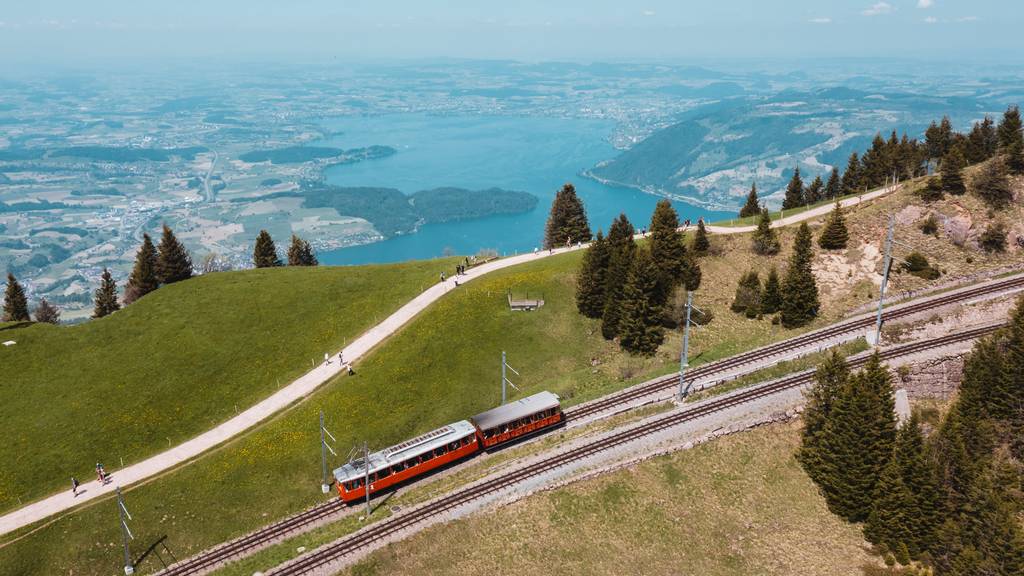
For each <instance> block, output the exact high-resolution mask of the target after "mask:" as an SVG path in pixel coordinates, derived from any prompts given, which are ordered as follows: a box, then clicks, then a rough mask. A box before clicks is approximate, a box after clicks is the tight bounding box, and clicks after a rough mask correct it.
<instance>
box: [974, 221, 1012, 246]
mask: <svg viewBox="0 0 1024 576" xmlns="http://www.w3.org/2000/svg"><path fill="white" fill-rule="evenodd" d="M978 243H979V244H980V245H981V249H982V250H984V251H985V252H1005V251H1006V225H1004V224H1003V223H1002V222H992V223H990V224H989V225H988V227H987V228H985V231H984V232H982V233H981V236H980V237H978Z"/></svg>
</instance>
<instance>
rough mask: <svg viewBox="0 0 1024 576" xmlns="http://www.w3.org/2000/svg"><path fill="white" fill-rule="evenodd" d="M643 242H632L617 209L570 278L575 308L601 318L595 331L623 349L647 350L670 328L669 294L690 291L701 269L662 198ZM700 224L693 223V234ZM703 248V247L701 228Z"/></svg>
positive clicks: (629, 228)
mask: <svg viewBox="0 0 1024 576" xmlns="http://www.w3.org/2000/svg"><path fill="white" fill-rule="evenodd" d="M649 230H650V234H649V236H648V238H649V244H648V246H647V247H640V246H637V245H636V243H635V242H634V240H633V235H634V234H635V229H634V228H633V224H632V223H630V221H629V219H628V218H626V215H625V214H620V215H619V216H618V217H617V218H616V219H615V220H614V221H613V222H612V225H611V227H610V228H609V230H608V235H607V236H605V235H604V233H603V232H602V231H598V233H597V238H596V239H595V240H594V242H592V243H591V245H590V247H589V248H587V251H586V253H584V255H583V261H582V263H581V265H580V270H579V273H578V274H577V277H576V307H577V309H578V310H579V311H580V313H581V314H583V315H584V316H587V317H589V318H595V319H600V320H601V334H602V335H603V336H604V337H605V338H607V339H609V340H612V339H616V338H618V340H619V343H620V345H621V346H622V347H623V349H625V350H626V351H628V352H630V353H634V354H640V355H647V356H650V355H653V354H654V353H655V352H656V351H657V349H658V346H660V345H661V343H662V341H663V340H664V328H665V327H666V326H669V327H671V326H672V325H673V324H674V322H675V318H674V316H673V314H671V310H670V308H671V305H670V304H671V302H672V301H673V296H674V295H675V293H676V292H677V291H678V290H680V289H685V290H696V289H697V288H698V287H699V286H700V281H701V270H700V265H699V263H698V262H697V259H696V256H695V253H696V252H697V250H696V249H689V248H688V247H687V246H686V243H685V242H684V237H683V235H682V233H680V232H679V216H678V214H677V213H676V211H675V209H674V208H673V207H672V204H671V203H670V202H669V201H668V200H662V201H660V202H658V204H657V206H656V207H655V209H654V214H653V215H652V216H651V225H650V228H649ZM699 236H700V226H698V238H695V244H696V243H697V240H698V239H699ZM704 242H705V243H704V250H707V237H706V231H705V236H704Z"/></svg>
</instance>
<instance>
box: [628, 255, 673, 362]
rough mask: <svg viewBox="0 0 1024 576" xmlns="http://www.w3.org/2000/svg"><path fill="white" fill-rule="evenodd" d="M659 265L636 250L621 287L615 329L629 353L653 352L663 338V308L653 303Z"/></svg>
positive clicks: (644, 354) (655, 294)
mask: <svg viewBox="0 0 1024 576" xmlns="http://www.w3.org/2000/svg"><path fill="white" fill-rule="evenodd" d="M658 275H659V270H658V268H657V267H656V266H655V265H654V262H653V260H652V259H651V257H650V255H649V254H648V253H647V251H646V250H638V251H637V254H636V257H635V258H634V260H633V265H632V266H631V268H630V271H629V276H628V278H627V280H626V285H625V286H624V287H623V290H622V308H621V310H622V312H621V318H620V320H619V326H618V332H619V336H620V343H621V345H622V348H623V349H625V350H626V351H627V352H630V353H632V354H639V355H642V356H653V355H654V353H655V352H657V351H658V346H660V345H661V343H662V341H663V340H664V339H665V334H664V332H663V330H662V328H661V320H662V311H661V308H660V307H659V306H658V305H657V304H656V303H655V298H657V291H658V282H657V277H658Z"/></svg>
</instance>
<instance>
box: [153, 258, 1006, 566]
mask: <svg viewBox="0 0 1024 576" xmlns="http://www.w3.org/2000/svg"><path fill="white" fill-rule="evenodd" d="M1022 287H1024V274H1022V275H1019V276H1015V277H1010V278H1006V279H1003V280H999V281H996V282H992V283H988V284H983V285H981V286H976V287H972V288H966V289H961V290H957V291H952V292H949V293H947V294H943V295H941V296H937V297H934V298H930V299H928V300H926V301H924V302H915V303H908V304H903V305H899V306H894V307H892V308H890V309H887V310H885V311H883V316H882V317H883V319H884V320H892V319H894V318H901V317H905V316H909V315H911V314H915V313H918V312H922V311H926V310H930V309H933V308H937V307H939V306H945V305H948V304H952V303H957V302H963V301H966V300H970V299H973V298H977V297H980V296H986V295H991V294H994V293H998V292H1002V291H1005V290H1011V289H1015V288H1022ZM874 322H875V318H874V316H868V315H866V316H863V317H857V318H853V319H851V320H847V321H845V322H841V323H839V324H834V325H832V326H829V327H827V328H823V329H820V330H816V331H814V332H808V333H807V334H803V335H801V336H797V337H794V338H790V339H789V340H785V341H782V342H777V343H775V344H771V345H768V346H764V347H762V348H758V349H756V350H751V351H750V352H746V353H743V354H738V355H736V356H732V357H729V358H726V359H723V360H720V361H717V362H712V363H709V364H705V365H704V366H700V367H698V368H695V369H692V370H690V371H689V372H688V376H689V379H690V380H691V381H693V380H696V379H699V378H706V377H708V376H712V375H714V374H716V373H722V372H725V371H727V370H730V369H734V368H737V367H739V366H742V365H745V364H750V363H752V362H757V361H760V360H765V359H768V358H771V357H773V356H778V355H780V354H784V353H786V352H788V351H792V350H795V349H799V348H801V347H805V346H807V345H809V344H813V343H815V342H820V341H828V340H830V339H833V338H836V337H837V336H841V335H844V334H849V333H852V332H856V331H859V330H862V329H864V328H866V327H868V326H871V325H873V324H874ZM974 333H975V331H969V332H965V333H964V334H969V335H970V336H967V337H965V338H962V339H961V340H964V339H971V338H976V337H977V336H976V335H973V334H974ZM952 341H955V340H952ZM928 342H933V341H932V340H926V341H922V343H928ZM912 345H913V344H907V345H905V346H903V347H897V348H893V349H891V350H890V352H892V351H895V350H904V349H907V348H906V347H909V346H912ZM938 345H941V344H932V347H935V346H938ZM905 353H910V352H905ZM887 357H888V356H887ZM678 382H679V376H678V375H667V376H664V377H662V378H658V379H655V380H652V381H651V382H648V383H645V384H642V385H640V386H636V387H633V388H630V389H627V390H623V391H622V392H618V393H615V394H611V395H609V396H606V397H604V398H602V399H600V400H595V401H593V402H590V403H588V404H581V405H579V406H575V407H573V408H569V409H567V410H566V411H565V415H566V419H567V420H569V421H572V420H579V419H581V418H584V417H587V416H592V415H594V414H598V413H600V412H603V411H605V410H609V409H611V408H614V407H616V406H620V405H622V404H625V403H628V402H630V401H632V400H635V399H637V398H642V397H644V396H648V395H651V394H654V393H657V392H662V391H664V390H666V389H669V388H672V387H674V386H677V385H678ZM730 398H731V396H730ZM344 508H345V506H344V504H343V503H342V502H341V501H340V500H331V501H329V502H325V503H323V504H319V505H317V506H314V507H312V508H310V509H308V510H306V511H304V512H301V513H299V514H296V515H294V516H291V517H289V518H285V519H284V520H281V521H279V522H277V523H274V524H271V525H269V526H266V527H264V528H261V529H259V530H257V531H255V532H252V533H250V534H247V535H246V536H243V537H241V538H238V539H236V540H233V541H230V542H227V543H225V544H223V545H221V546H218V547H216V548H213V549H211V550H209V551H208V552H205V553H202V554H201V555H198V556H194V557H192V558H190V559H188V560H184V561H182V562H179V563H177V564H174V565H172V566H169V567H168V568H167V569H165V570H164V571H162V572H160V574H161V575H163V576H186V575H195V574H202V573H205V572H206V571H208V570H210V569H212V568H213V567H215V566H218V565H219V564H221V563H223V562H226V561H228V560H231V559H233V558H238V557H242V556H246V555H248V554H249V553H251V552H252V551H254V550H255V549H258V548H261V547H263V546H266V545H268V544H270V543H272V542H274V541H275V540H278V539H281V538H283V537H285V536H287V535H289V534H291V533H293V532H299V531H302V530H304V529H305V528H307V527H308V526H309V525H311V524H313V523H315V522H318V521H320V520H322V519H324V518H326V517H328V516H331V515H332V514H335V513H337V512H339V511H341V510H343V509H344ZM375 526H376V525H375Z"/></svg>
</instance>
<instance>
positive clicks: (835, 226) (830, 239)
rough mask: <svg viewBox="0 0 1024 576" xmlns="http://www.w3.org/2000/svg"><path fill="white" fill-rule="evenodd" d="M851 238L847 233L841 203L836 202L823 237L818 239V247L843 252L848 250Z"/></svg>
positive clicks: (822, 233) (823, 230)
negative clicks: (847, 243)
mask: <svg viewBox="0 0 1024 576" xmlns="http://www.w3.org/2000/svg"><path fill="white" fill-rule="evenodd" d="M849 237H850V235H849V233H848V232H847V231H846V221H845V220H844V219H843V209H842V208H841V207H840V206H839V201H838V200H836V205H835V207H834V208H833V209H832V214H831V215H830V216H829V217H828V222H827V223H826V224H825V228H824V229H822V231H821V236H819V237H818V245H819V246H821V247H822V248H824V249H825V250H842V249H843V248H846V242H847V241H848V240H849Z"/></svg>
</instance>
